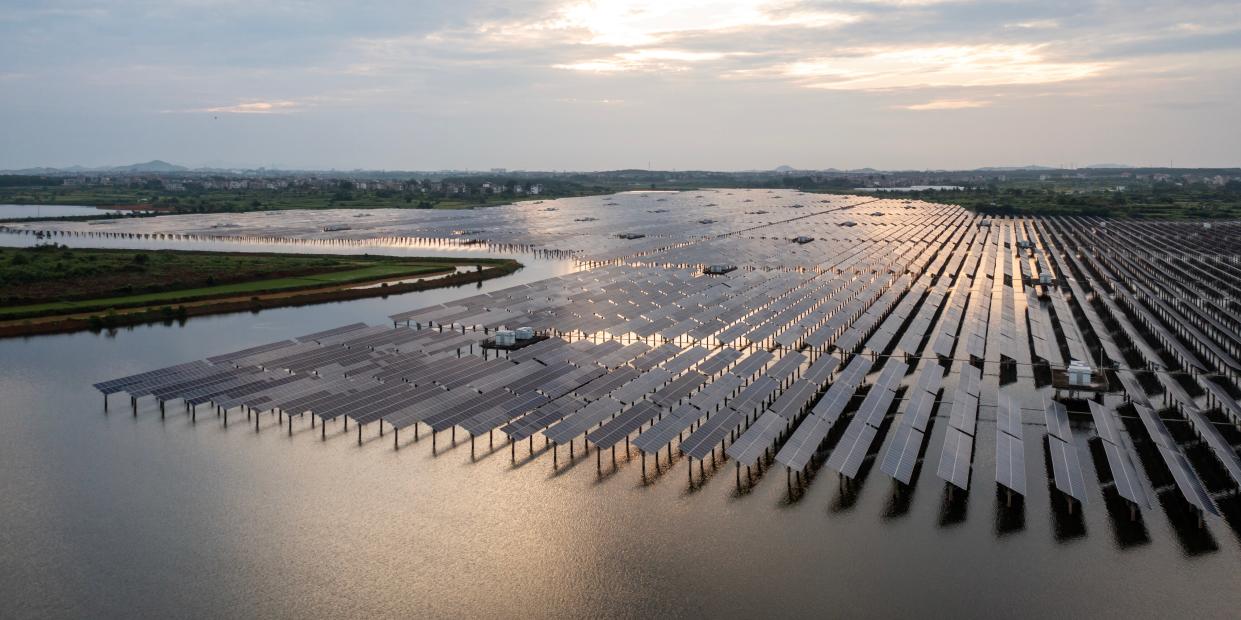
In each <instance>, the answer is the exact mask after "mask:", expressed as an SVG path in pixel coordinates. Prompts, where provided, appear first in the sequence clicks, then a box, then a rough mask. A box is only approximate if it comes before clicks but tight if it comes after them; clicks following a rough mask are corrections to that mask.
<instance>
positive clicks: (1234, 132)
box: [0, 0, 1241, 170]
mask: <svg viewBox="0 0 1241 620" xmlns="http://www.w3.org/2000/svg"><path fill="white" fill-rule="evenodd" d="M0 118H2V119H3V121H4V122H3V123H2V124H0V127H2V128H3V129H0V168H8V169H13V168H23V167H32V166H68V165H74V164H79V165H85V166H104V165H117V164H128V163H133V162H139V161H147V160H151V159H163V160H166V161H170V162H174V163H178V164H182V165H187V166H194V167H196V166H221V167H239V166H249V167H258V166H267V167H280V168H300V169H329V168H336V169H355V168H364V169H388V170H442V169H475V170H476V169H487V168H493V167H503V168H509V169H525V170H610V169H620V168H655V169H664V170H667V169H709V170H746V169H769V168H773V167H775V166H779V165H789V166H793V167H796V168H803V169H825V168H842V169H846V168H861V167H874V168H880V169H963V168H973V167H979V166H1004V165H1026V164H1040V165H1048V166H1073V165H1076V166H1084V165H1090V164H1099V163H1120V164H1131V165H1160V166H1166V165H1173V166H1184V167H1189V166H1238V165H1241V10H1238V6H1237V4H1236V2H1235V0H1233V1H1231V2H1211V1H1199V0H1152V1H1148V2H1147V1H1118V0H1101V1H1091V0H1074V1H1061V0H1043V1H1039V2H1017V1H1012V2H1008V1H1003V0H1000V1H990V2H953V1H937V0H855V1H846V2H835V1H802V0H717V1H713V2H706V1H699V0H638V1H619V0H599V1H595V2H591V1H579V0H452V1H444V2H440V1H433V0H404V1H397V2H385V1H374V2H371V1H364V0H354V1H341V2H337V1H334V0H324V1H316V2H309V1H301V0H247V1H242V0H104V1H67V2H65V1H59V0H38V1H27V0H6V2H5V3H4V7H3V8H2V9H0Z"/></svg>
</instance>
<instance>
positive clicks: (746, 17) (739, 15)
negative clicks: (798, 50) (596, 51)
mask: <svg viewBox="0 0 1241 620" xmlns="http://www.w3.org/2000/svg"><path fill="white" fill-rule="evenodd" d="M857 19H858V18H857V16H855V15H851V14H848V13H844V12H841V11H828V10H823V9H817V8H807V7H802V6H800V4H799V3H795V2H788V1H772V0H711V1H708V0H637V1H633V0H594V1H587V2H574V3H572V4H569V5H567V6H564V7H563V8H561V9H560V10H559V12H558V15H557V17H555V18H553V19H551V20H548V21H546V22H544V23H542V24H539V25H538V28H539V29H543V30H549V31H561V32H567V33H578V40H577V42H578V43H583V44H587V45H602V46H612V47H639V46H649V45H656V44H659V43H660V42H662V41H665V40H666V39H668V38H669V37H672V36H675V35H683V34H686V33H695V32H697V33H702V32H718V31H731V30H745V29H754V28H763V27H800V28H827V27H834V26H840V25H844V24H847V23H850V22H853V21H856V20H857Z"/></svg>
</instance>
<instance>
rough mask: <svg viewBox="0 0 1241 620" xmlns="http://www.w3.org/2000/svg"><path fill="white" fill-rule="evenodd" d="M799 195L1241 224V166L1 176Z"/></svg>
mask: <svg viewBox="0 0 1241 620" xmlns="http://www.w3.org/2000/svg"><path fill="white" fill-rule="evenodd" d="M727 187H732V188H767V189H773V190H778V189H795V190H801V191H810V192H824V193H860V192H888V191H891V192H902V193H905V194H907V195H910V196H912V197H917V198H924V199H934V200H938V201H943V202H950V203H954V204H960V205H961V206H964V207H966V208H969V209H973V210H977V211H983V212H989V213H996V214H1005V213H1010V214H1011V213H1026V214H1059V213H1075V214H1079V215H1108V216H1117V217H1156V218H1181V217H1195V218H1220V217H1238V216H1241V169H1237V168H1216V169H1201V168H1193V169H1190V168H1131V167H1124V166H1119V165H1106V166H1102V165H1101V166H1097V167H1089V168H1050V167H1042V166H1030V167H1021V168H980V169H975V170H961V171H947V170H935V171H883V170H874V169H869V168H866V169H859V170H835V169H828V170H797V169H794V168H790V167H787V166H781V167H779V168H775V169H772V170H753V171H733V172H718V171H695V170H686V171H661V170H614V171H600V172H564V171H526V170H508V169H504V168H492V169H489V170H485V171H432V172H419V171H366V170H354V171H334V170H333V171H289V170H276V169H266V168H259V169H252V170H222V169H215V168H203V169H189V168H185V167H182V166H177V165H174V164H169V163H167V162H163V161H158V160H156V161H151V162H147V163H144V164H134V165H129V166H118V167H114V168H100V169H85V168H78V167H75V168H68V169H54V168H35V169H26V170H12V171H2V172H0V203H3V204H26V205H36V204H37V205H86V206H101V207H113V208H121V209H127V210H129V211H133V212H138V211H142V212H164V213H167V212H195V213H201V212H220V211H233V212H235V211H250V210H267V209H304V208H421V209H431V208H441V209H442V208H473V207H481V206H492V205H497V204H506V203H510V202H515V201H521V200H538V199H545V198H563V197H572V196H591V195H606V194H610V193H614V192H617V191H634V190H642V191H648V190H697V189H707V188H727Z"/></svg>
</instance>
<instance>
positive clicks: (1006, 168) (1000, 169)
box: [977, 165, 1059, 172]
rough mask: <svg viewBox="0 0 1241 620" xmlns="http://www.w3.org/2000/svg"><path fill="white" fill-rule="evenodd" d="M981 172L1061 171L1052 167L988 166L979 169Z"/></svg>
mask: <svg viewBox="0 0 1241 620" xmlns="http://www.w3.org/2000/svg"><path fill="white" fill-rule="evenodd" d="M977 170H979V171H980V172H1015V171H1017V170H1059V168H1055V167H1052V166H1035V165H1030V166H987V167H985V168H977Z"/></svg>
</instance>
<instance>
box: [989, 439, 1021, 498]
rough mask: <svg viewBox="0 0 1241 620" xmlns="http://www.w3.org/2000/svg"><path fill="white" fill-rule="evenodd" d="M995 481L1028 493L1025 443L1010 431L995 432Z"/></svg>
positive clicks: (1016, 491)
mask: <svg viewBox="0 0 1241 620" xmlns="http://www.w3.org/2000/svg"><path fill="white" fill-rule="evenodd" d="M995 481H996V482H998V483H1000V484H1002V485H1004V486H1005V487H1008V488H1009V489H1012V490H1013V491H1014V492H1015V493H1019V494H1021V495H1025V494H1026V456H1025V444H1024V443H1023V442H1022V441H1021V439H1020V438H1018V437H1016V436H1013V435H1010V434H1008V433H996V434H995Z"/></svg>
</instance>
